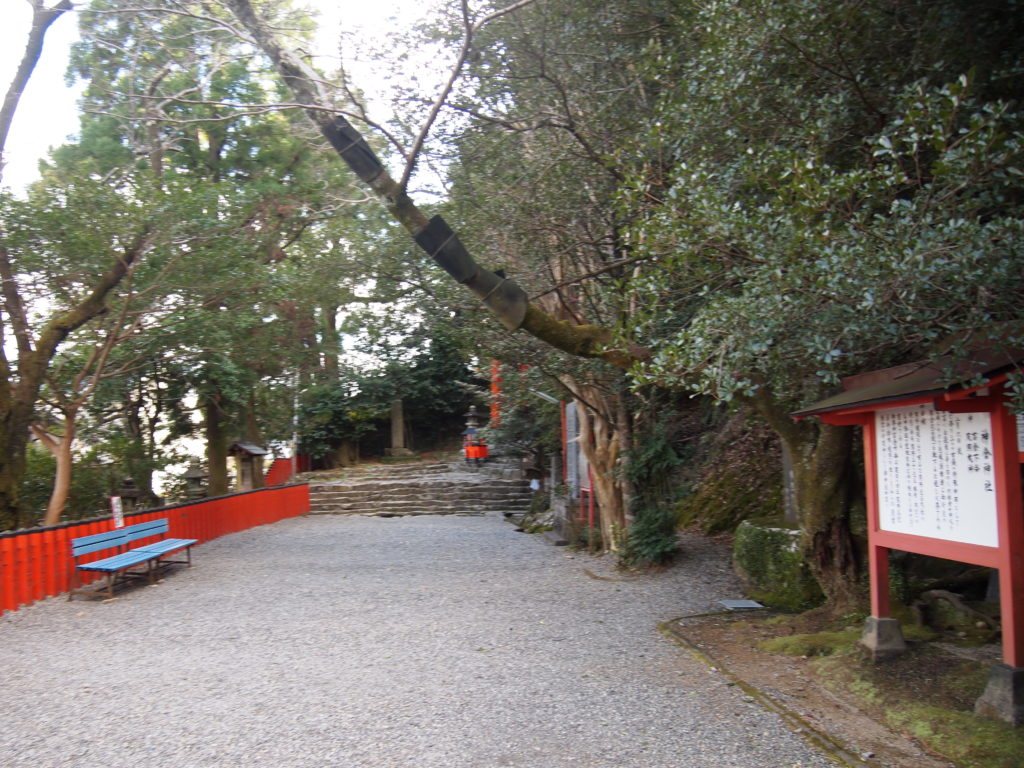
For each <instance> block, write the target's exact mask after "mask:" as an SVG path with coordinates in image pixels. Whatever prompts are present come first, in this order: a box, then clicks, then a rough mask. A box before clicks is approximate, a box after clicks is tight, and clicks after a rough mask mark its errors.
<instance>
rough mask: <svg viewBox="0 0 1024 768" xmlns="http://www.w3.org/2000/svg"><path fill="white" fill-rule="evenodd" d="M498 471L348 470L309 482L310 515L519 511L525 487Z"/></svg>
mask: <svg viewBox="0 0 1024 768" xmlns="http://www.w3.org/2000/svg"><path fill="white" fill-rule="evenodd" d="M512 469H513V468H508V467H501V466H497V465H494V466H487V465H485V466H482V467H470V466H466V465H464V464H463V463H461V462H459V461H452V462H432V463H430V464H419V463H416V464H413V463H410V464H387V465H373V466H364V467H352V468H350V469H348V470H345V473H344V475H342V476H341V477H340V478H338V479H337V480H330V481H321V482H317V481H316V479H315V478H313V479H311V484H310V513H311V514H314V515H376V516H404V515H452V514H470V515H476V514H484V513H486V512H489V511H492V512H523V511H525V510H527V509H528V508H529V507H530V504H531V502H532V501H533V491H531V490H530V486H529V483H528V482H527V481H525V480H523V479H521V477H520V476H519V475H518V474H517V472H515V471H510V470H512Z"/></svg>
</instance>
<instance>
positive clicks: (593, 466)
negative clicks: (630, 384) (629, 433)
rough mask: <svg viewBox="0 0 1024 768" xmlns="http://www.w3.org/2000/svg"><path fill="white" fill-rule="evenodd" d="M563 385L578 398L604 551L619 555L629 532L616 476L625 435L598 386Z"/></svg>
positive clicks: (612, 404)
mask: <svg viewBox="0 0 1024 768" xmlns="http://www.w3.org/2000/svg"><path fill="white" fill-rule="evenodd" d="M563 382H564V383H566V384H567V385H568V386H569V388H570V390H571V391H573V392H575V393H578V395H579V396H578V397H577V398H576V409H577V413H578V414H579V423H580V441H579V442H580V448H581V449H582V450H583V453H584V455H585V456H586V457H587V461H588V462H589V463H590V472H591V478H592V481H593V493H594V498H595V500H596V501H597V506H598V520H599V523H600V528H601V541H602V547H603V549H604V551H606V552H617V551H618V550H619V548H620V546H621V544H622V541H623V539H624V536H625V532H626V508H625V499H624V498H623V493H622V485H621V483H620V482H619V478H618V472H617V469H618V459H619V456H620V451H621V448H622V435H621V433H620V426H619V424H617V423H616V419H615V416H614V415H613V414H614V413H615V408H614V405H615V404H614V403H610V402H609V398H608V396H607V395H606V394H605V393H604V392H602V391H601V390H600V389H598V388H597V387H595V386H592V385H581V384H578V383H576V382H573V381H571V380H570V379H569V378H568V377H565V378H563Z"/></svg>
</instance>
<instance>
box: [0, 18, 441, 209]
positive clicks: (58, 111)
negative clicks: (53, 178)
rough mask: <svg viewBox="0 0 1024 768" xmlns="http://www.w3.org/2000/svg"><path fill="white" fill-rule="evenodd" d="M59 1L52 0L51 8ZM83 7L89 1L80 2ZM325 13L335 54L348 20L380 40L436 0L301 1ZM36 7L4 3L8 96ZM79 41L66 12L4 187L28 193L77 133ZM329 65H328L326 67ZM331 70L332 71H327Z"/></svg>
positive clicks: (2, 73)
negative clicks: (74, 83)
mask: <svg viewBox="0 0 1024 768" xmlns="http://www.w3.org/2000/svg"><path fill="white" fill-rule="evenodd" d="M55 3H56V0H47V2H46V5H47V6H52V5H54V4H55ZM77 5H78V6H80V7H81V6H82V5H84V3H82V2H79V3H77ZM302 5H305V6H307V7H313V8H317V9H319V11H320V13H321V37H320V43H319V44H320V47H321V50H323V51H324V52H325V53H326V54H327V55H328V56H331V55H334V56H336V51H337V46H336V44H335V39H336V31H337V29H338V25H339V22H340V21H341V20H342V19H344V22H345V26H346V29H353V28H361V29H365V30H367V32H368V33H371V34H374V35H375V36H376V35H378V34H379V33H381V32H382V31H386V30H389V29H394V28H395V27H396V26H405V25H407V24H408V23H410V22H411V21H415V20H416V19H419V18H421V17H422V16H423V15H424V14H425V13H426V12H427V11H428V10H429V8H430V7H432V6H436V5H437V0H377V2H367V0H296V6H302ZM31 21H32V9H31V6H30V5H29V3H28V2H27V0H0V89H2V92H3V93H6V92H7V89H8V87H9V86H10V84H11V80H12V79H13V77H14V73H15V71H16V70H17V67H18V63H19V62H20V60H21V57H22V54H23V53H24V50H25V41H26V40H27V36H28V30H29V28H30V25H31ZM77 39H78V20H77V15H76V14H75V13H65V14H63V15H62V16H61V17H60V18H59V19H57V21H56V22H54V24H53V25H52V26H51V27H50V30H49V32H48V33H47V36H46V42H45V44H44V47H43V55H42V57H41V58H40V60H39V63H38V65H37V66H36V69H35V72H34V73H33V75H32V79H31V80H30V81H29V84H28V87H27V88H26V90H25V93H24V94H23V95H22V98H21V103H20V104H19V106H18V112H17V114H16V116H15V118H14V124H13V125H12V127H11V133H10V135H9V136H8V138H7V153H6V160H7V165H6V167H5V168H4V172H3V186H5V187H10V188H12V189H15V190H21V189H23V188H24V187H25V186H26V185H27V184H28V183H30V182H32V181H33V180H35V179H36V178H37V177H38V170H37V168H38V161H39V159H40V158H42V157H44V156H45V155H46V153H47V152H48V151H49V149H50V148H52V147H55V146H59V145H60V144H62V143H64V141H65V140H66V139H67V138H68V136H69V135H72V134H74V133H75V132H76V131H77V130H78V114H77V109H76V106H75V102H76V99H77V95H78V94H77V92H76V91H75V90H73V89H69V88H67V87H66V86H65V85H64V72H65V70H66V69H67V63H68V51H69V49H70V46H71V44H72V43H73V42H74V41H75V40H77ZM326 63H327V62H325V64H326ZM325 68H329V67H325ZM353 70H354V71H353V74H354V80H356V84H357V85H359V86H360V87H362V88H366V87H367V86H366V85H365V84H363V82H361V81H360V77H362V78H363V79H364V80H365V75H362V74H361V73H359V72H358V70H357V69H356V68H355V67H353Z"/></svg>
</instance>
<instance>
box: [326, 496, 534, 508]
mask: <svg viewBox="0 0 1024 768" xmlns="http://www.w3.org/2000/svg"><path fill="white" fill-rule="evenodd" d="M532 500H533V495H532V494H524V493H506V494H486V495H482V494H471V493H462V494H446V495H440V494H411V493H410V494H398V493H396V494H388V495H370V496H365V495H362V494H356V495H341V494H338V495H330V496H328V495H326V494H316V495H311V496H310V503H311V504H367V503H415V504H428V503H431V502H437V503H439V504H505V503H508V504H524V505H526V506H529V505H530V502H531V501H532Z"/></svg>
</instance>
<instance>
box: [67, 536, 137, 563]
mask: <svg viewBox="0 0 1024 768" xmlns="http://www.w3.org/2000/svg"><path fill="white" fill-rule="evenodd" d="M126 542H127V539H126V538H125V535H124V529H114V530H112V531H107V532H106V533H94V534H92V535H91V536H79V537H78V538H77V539H72V540H71V556H72V557H79V556H80V555H87V554H89V553H90V552H99V551H100V550H101V549H111V548H112V547H120V546H122V545H124V544H125V543H126Z"/></svg>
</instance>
